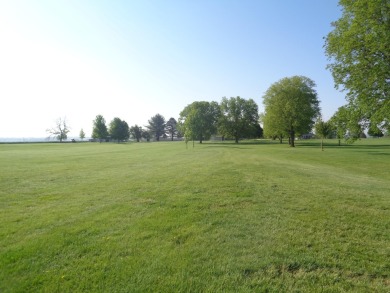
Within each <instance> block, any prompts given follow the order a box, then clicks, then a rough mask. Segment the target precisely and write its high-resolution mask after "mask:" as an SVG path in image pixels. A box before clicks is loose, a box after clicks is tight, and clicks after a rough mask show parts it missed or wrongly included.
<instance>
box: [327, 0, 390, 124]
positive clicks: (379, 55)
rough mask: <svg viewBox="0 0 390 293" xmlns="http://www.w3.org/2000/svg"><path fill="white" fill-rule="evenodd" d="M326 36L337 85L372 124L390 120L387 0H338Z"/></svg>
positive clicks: (389, 8)
mask: <svg viewBox="0 0 390 293" xmlns="http://www.w3.org/2000/svg"><path fill="white" fill-rule="evenodd" d="M339 4H340V6H341V8H342V16H341V18H340V19H339V20H337V21H335V22H333V23H332V26H333V30H332V31H331V32H330V33H329V34H328V35H327V37H326V39H325V52H326V55H327V56H328V58H329V60H330V61H331V63H330V64H329V65H328V67H327V68H328V69H330V71H331V72H332V75H333V78H334V81H335V85H336V88H339V89H342V90H345V91H346V97H347V100H348V102H349V104H350V105H351V106H353V107H356V108H358V109H359V110H360V111H361V113H362V114H363V115H364V117H365V119H368V120H369V121H370V123H371V124H375V125H376V126H380V127H387V125H389V124H390V49H389V48H390V0H355V1H351V0H340V2H339Z"/></svg>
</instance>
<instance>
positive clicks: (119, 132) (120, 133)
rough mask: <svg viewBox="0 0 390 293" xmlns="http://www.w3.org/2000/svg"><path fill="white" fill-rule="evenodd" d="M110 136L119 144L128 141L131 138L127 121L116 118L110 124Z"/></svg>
mask: <svg viewBox="0 0 390 293" xmlns="http://www.w3.org/2000/svg"><path fill="white" fill-rule="evenodd" d="M109 134H110V136H111V138H112V139H115V140H117V141H118V143H119V141H123V140H128V139H129V136H130V132H129V125H128V124H127V122H126V121H124V120H121V119H119V118H118V117H115V118H114V119H113V120H112V121H111V122H110V130H109Z"/></svg>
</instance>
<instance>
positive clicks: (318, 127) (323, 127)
mask: <svg viewBox="0 0 390 293" xmlns="http://www.w3.org/2000/svg"><path fill="white" fill-rule="evenodd" d="M314 129H315V133H316V135H318V136H319V137H320V138H321V150H322V151H323V150H324V139H325V138H327V137H328V136H329V135H330V134H331V133H332V130H333V128H332V124H331V123H330V122H329V121H327V122H325V121H322V118H321V117H319V118H318V120H317V122H316V124H314Z"/></svg>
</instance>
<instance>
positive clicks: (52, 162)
mask: <svg viewBox="0 0 390 293" xmlns="http://www.w3.org/2000/svg"><path fill="white" fill-rule="evenodd" d="M326 143H327V144H326V145H325V151H323V152H322V151H321V150H320V146H319V142H318V141H299V142H297V147H296V148H289V147H288V146H287V145H286V144H284V145H279V144H276V143H275V144H273V143H270V142H266V141H260V142H257V143H253V142H252V143H249V142H248V143H245V142H241V143H240V144H238V145H236V144H233V143H228V142H227V143H211V142H206V143H204V144H202V145H200V144H195V148H192V145H190V144H189V146H188V149H186V147H185V144H184V143H183V142H160V143H128V144H110V143H107V144H105V143H102V144H99V143H75V144H12V145H11V144H3V145H0V164H1V165H0V166H1V168H0V292H95V291H96V292H390V172H389V171H390V169H389V167H390V140H389V139H366V140H362V141H358V142H356V143H355V144H353V145H347V146H341V147H338V146H337V145H336V144H337V143H336V141H327V142H326Z"/></svg>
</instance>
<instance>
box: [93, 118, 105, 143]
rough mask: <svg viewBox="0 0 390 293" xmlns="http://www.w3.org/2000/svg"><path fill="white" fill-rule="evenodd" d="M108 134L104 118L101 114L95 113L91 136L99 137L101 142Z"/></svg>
mask: <svg viewBox="0 0 390 293" xmlns="http://www.w3.org/2000/svg"><path fill="white" fill-rule="evenodd" d="M107 136H108V130H107V126H106V120H105V119H104V117H103V116H102V115H97V116H96V118H95V120H93V128H92V138H95V139H99V141H100V142H101V141H102V140H103V139H106V138H107Z"/></svg>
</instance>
